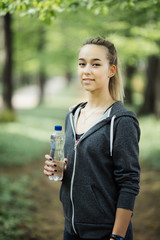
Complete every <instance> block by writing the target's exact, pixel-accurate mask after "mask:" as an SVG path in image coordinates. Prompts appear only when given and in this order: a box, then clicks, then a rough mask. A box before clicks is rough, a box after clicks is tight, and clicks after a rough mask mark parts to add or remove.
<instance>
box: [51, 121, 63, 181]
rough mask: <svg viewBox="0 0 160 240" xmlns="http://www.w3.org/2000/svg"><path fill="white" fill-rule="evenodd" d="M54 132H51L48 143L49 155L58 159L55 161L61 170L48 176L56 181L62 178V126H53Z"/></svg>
mask: <svg viewBox="0 0 160 240" xmlns="http://www.w3.org/2000/svg"><path fill="white" fill-rule="evenodd" d="M54 130H55V132H53V133H52V134H51V137H50V144H51V151H50V156H51V157H52V158H53V159H54V160H56V161H59V163H57V165H58V167H60V168H62V171H57V172H54V175H53V176H49V177H48V178H49V179H50V180H54V181H58V180H62V179H63V167H64V164H63V163H62V161H63V160H64V133H63V132H62V126H59V125H56V126H55V128H54Z"/></svg>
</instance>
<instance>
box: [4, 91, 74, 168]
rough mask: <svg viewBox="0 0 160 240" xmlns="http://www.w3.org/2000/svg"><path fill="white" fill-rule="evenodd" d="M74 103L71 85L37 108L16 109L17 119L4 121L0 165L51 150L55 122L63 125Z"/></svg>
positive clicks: (21, 160)
mask: <svg viewBox="0 0 160 240" xmlns="http://www.w3.org/2000/svg"><path fill="white" fill-rule="evenodd" d="M73 103H74V92H73V90H72V88H71V87H68V88H67V89H65V90H64V89H63V90H62V91H61V92H60V93H59V94H58V95H57V96H54V97H52V98H48V99H47V100H46V101H45V102H44V104H43V105H41V106H38V107H36V108H35V109H30V110H20V111H17V116H16V119H17V121H16V122H9V123H1V124H0V164H1V166H13V165H15V166H18V165H24V164H27V163H28V162H31V161H33V160H34V159H36V158H40V157H44V153H45V152H46V151H47V150H48V151H49V150H50V144H49V137H50V134H51V133H52V132H53V127H54V125H56V124H58V125H62V126H63V127H64V122H65V115H66V113H67V112H68V107H69V106H70V105H72V104H73Z"/></svg>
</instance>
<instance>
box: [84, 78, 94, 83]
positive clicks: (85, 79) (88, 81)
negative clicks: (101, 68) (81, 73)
mask: <svg viewBox="0 0 160 240" xmlns="http://www.w3.org/2000/svg"><path fill="white" fill-rule="evenodd" d="M93 81H94V79H92V78H83V82H84V83H90V82H93Z"/></svg>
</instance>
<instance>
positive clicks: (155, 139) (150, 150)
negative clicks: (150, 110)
mask: <svg viewBox="0 0 160 240" xmlns="http://www.w3.org/2000/svg"><path fill="white" fill-rule="evenodd" d="M139 121H140V128H141V139H140V159H141V161H142V162H144V163H146V164H147V165H149V166H151V167H153V168H157V169H160V158H159V156H160V144H159V136H160V121H159V120H158V119H156V117H155V116H154V115H150V116H146V117H141V118H140V119H139Z"/></svg>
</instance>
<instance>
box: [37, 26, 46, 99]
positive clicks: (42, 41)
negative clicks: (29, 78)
mask: <svg viewBox="0 0 160 240" xmlns="http://www.w3.org/2000/svg"><path fill="white" fill-rule="evenodd" d="M38 35H39V42H38V46H37V49H38V51H39V53H40V65H39V66H40V68H39V74H38V78H39V88H40V95H39V104H41V103H42V102H43V100H44V85H45V82H46V74H45V63H44V61H45V60H44V58H43V51H44V47H45V29H44V26H43V25H41V26H40V27H39V29H38Z"/></svg>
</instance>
